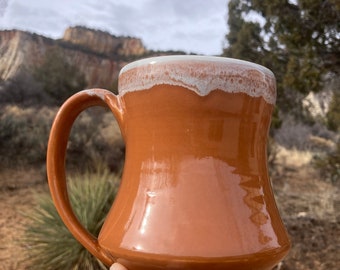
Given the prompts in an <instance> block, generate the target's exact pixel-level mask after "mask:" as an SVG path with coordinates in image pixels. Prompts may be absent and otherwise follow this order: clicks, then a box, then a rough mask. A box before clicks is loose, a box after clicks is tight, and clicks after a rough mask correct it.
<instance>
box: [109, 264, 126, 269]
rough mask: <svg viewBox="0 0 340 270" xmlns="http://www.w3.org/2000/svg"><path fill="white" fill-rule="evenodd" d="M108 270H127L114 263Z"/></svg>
mask: <svg viewBox="0 0 340 270" xmlns="http://www.w3.org/2000/svg"><path fill="white" fill-rule="evenodd" d="M110 270H127V269H126V268H125V267H124V266H123V265H121V264H120V263H114V264H112V265H111V267H110Z"/></svg>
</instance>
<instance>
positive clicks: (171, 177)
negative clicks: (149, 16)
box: [47, 56, 290, 270]
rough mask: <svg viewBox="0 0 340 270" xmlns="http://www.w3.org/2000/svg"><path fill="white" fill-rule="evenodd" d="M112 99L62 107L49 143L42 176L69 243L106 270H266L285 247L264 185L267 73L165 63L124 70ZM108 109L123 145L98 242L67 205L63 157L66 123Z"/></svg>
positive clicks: (197, 60)
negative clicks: (116, 268)
mask: <svg viewBox="0 0 340 270" xmlns="http://www.w3.org/2000/svg"><path fill="white" fill-rule="evenodd" d="M118 88H119V94H118V95H114V94H113V93H111V92H109V91H107V90H102V89H92V90H84V91H81V92H79V93H77V94H75V95H74V96H72V97H71V98H69V99H68V100H67V101H66V102H65V103H64V104H63V106H62V107H61V108H60V111H59V112H58V114H57V116H56V118H55V121H54V124H53V127H52V130H51V134H50V139H49V144H48V152H47V172H48V181H49V186H50V190H51V194H52V197H53V200H54V203H55V206H56V208H57V210H58V212H59V214H60V216H61V218H62V220H63V221H64V223H65V225H66V226H67V227H68V229H69V230H70V231H71V233H72V234H73V235H74V237H75V238H76V239H77V240H78V241H79V242H80V243H81V244H82V245H83V246H84V247H85V248H87V249H88V250H89V251H90V252H91V253H92V254H93V255H94V256H96V257H97V258H98V259H100V260H101V261H102V262H103V263H105V264H106V265H111V264H113V263H114V262H119V263H121V264H122V265H124V266H125V267H126V268H128V269H129V270H142V269H209V270H211V269H258V270H262V269H263V270H265V269H272V268H273V267H274V266H275V265H276V264H277V263H278V262H279V261H280V260H282V259H283V258H284V256H285V255H286V254H287V253H288V250H289V248H290V242H289V239H288V235H287V232H286V230H285V228H284V225H283V223H282V221H281V218H280V215H279V212H278V209H277V207H276V204H275V200H274V196H273V192H272V189H271V185H270V181H269V178H268V168H267V160H266V144H267V137H268V130H269V126H270V121H271V114H272V111H273V108H274V103H275V99H276V84H275V77H274V75H273V73H272V72H271V71H270V70H268V69H266V68H265V67H262V66H259V65H257V64H254V63H250V62H246V61H241V60H236V59H229V58H222V57H208V56H163V57H154V58H149V59H144V60H139V61H136V62H133V63H131V64H128V65H127V66H125V67H124V68H123V69H122V70H121V72H120V75H119V87H118ZM97 105H100V106H107V107H109V108H110V109H111V111H112V113H113V114H114V116H115V118H116V119H117V121H118V124H119V127H120V129H121V133H122V136H123V138H124V141H125V144H126V158H125V165H124V169H123V176H122V180H121V186H120V189H119V191H118V194H117V196H116V199H115V201H114V204H113V206H112V208H111V210H110V212H109V213H108V215H107V218H106V220H105V222H104V225H103V227H102V229H101V231H100V234H99V236H98V238H97V237H95V236H93V235H91V234H90V233H89V232H88V231H87V230H86V229H85V228H84V227H83V226H82V225H81V224H80V222H79V221H78V220H77V218H76V217H75V215H74V213H73V211H72V208H71V206H70V202H69V200H68V196H67V189H66V180H65V165H64V163H65V153H66V145H67V140H68V136H69V133H70V129H71V127H72V124H73V122H74V120H75V118H76V117H77V116H78V115H79V113H81V112H82V111H83V110H85V109H86V108H88V107H91V106H97Z"/></svg>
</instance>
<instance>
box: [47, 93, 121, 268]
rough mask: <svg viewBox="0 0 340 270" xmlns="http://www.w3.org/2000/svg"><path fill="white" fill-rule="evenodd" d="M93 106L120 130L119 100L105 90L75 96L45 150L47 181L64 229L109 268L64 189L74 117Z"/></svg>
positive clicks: (56, 122) (108, 260) (106, 255)
mask: <svg viewBox="0 0 340 270" xmlns="http://www.w3.org/2000/svg"><path fill="white" fill-rule="evenodd" d="M92 106H106V107H109V108H110V109H111V111H112V112H113V114H114V116H115V117H116V119H117V121H118V124H119V126H120V127H122V124H123V110H122V106H121V103H120V98H119V96H116V95H115V94H113V93H112V92H110V91H108V90H104V89H90V90H83V91H81V92H78V93H76V94H74V95H73V96H71V97H70V98H69V99H68V100H67V101H66V102H65V103H64V104H63V105H62V106H61V108H60V109H59V111H58V113H57V115H56V117H55V119H54V122H53V125H52V128H51V132H50V137H49V141H48V148H47V164H46V165H47V177H48V184H49V188H50V192H51V195H52V199H53V202H54V204H55V206H56V208H57V211H58V213H59V215H60V217H61V219H62V220H63V222H64V223H65V225H66V227H67V228H68V229H69V230H70V232H71V233H72V234H73V236H74V237H75V238H76V239H77V240H78V241H79V242H80V243H81V244H82V245H83V246H84V247H85V248H86V249H87V250H88V251H89V252H90V253H92V254H93V255H94V256H95V257H97V258H98V259H99V260H101V261H102V262H103V263H104V264H106V265H107V266H110V265H111V264H113V263H114V258H113V257H112V256H111V255H110V254H109V253H108V252H107V251H105V250H104V249H103V248H101V247H100V246H99V244H98V239H97V238H96V237H95V236H93V235H92V234H91V233H90V232H89V231H88V230H87V229H85V227H84V226H83V225H82V224H81V223H80V222H79V220H78V219H77V217H76V216H75V214H74V212H73V210H72V207H71V204H70V201H69V197H68V193H67V185H66V174H65V158H66V147H67V141H68V138H69V135H70V131H71V128H72V125H73V123H74V121H75V119H76V118H77V116H78V115H79V114H80V113H81V112H82V111H84V110H85V109H87V108H89V107H92Z"/></svg>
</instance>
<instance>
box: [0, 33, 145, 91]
mask: <svg viewBox="0 0 340 270" xmlns="http://www.w3.org/2000/svg"><path fill="white" fill-rule="evenodd" d="M52 48H58V49H59V50H61V54H62V55H63V57H64V58H65V60H66V61H67V62H69V63H70V64H72V65H75V66H76V67H77V68H78V69H79V70H80V71H81V72H82V73H83V74H84V75H85V78H86V80H87V82H88V87H107V86H109V85H112V83H113V82H114V81H115V80H116V79H117V76H118V73H119V70H120V69H121V68H122V66H124V65H125V64H126V63H127V61H126V59H127V58H138V57H142V56H143V54H145V53H146V52H147V51H146V49H145V47H144V45H143V44H142V42H141V40H140V39H137V38H130V37H115V36H112V35H110V34H108V33H105V32H102V31H95V30H90V29H86V28H83V27H72V28H68V29H66V31H65V34H64V37H63V38H62V39H61V40H53V39H49V38H46V37H44V36H41V35H37V34H31V33H27V32H23V31H18V30H6V31H0V80H8V79H10V78H13V77H14V76H15V75H16V74H18V72H19V71H22V70H33V69H34V68H35V67H37V66H39V65H40V64H41V63H42V62H43V59H44V56H45V54H46V52H47V51H48V50H50V49H52Z"/></svg>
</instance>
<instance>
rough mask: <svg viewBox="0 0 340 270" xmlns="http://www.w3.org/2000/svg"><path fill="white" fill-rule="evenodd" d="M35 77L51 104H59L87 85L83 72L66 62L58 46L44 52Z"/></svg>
mask: <svg viewBox="0 0 340 270" xmlns="http://www.w3.org/2000/svg"><path fill="white" fill-rule="evenodd" d="M35 79H36V80H37V81H38V82H40V83H41V84H42V87H43V90H44V91H45V92H46V93H47V94H48V95H49V96H50V97H51V103H52V104H51V105H61V104H62V103H63V102H64V101H65V100H66V99H67V98H68V97H70V96H71V95H72V94H74V93H76V92H78V91H80V90H82V89H84V88H85V87H86V85H87V83H86V80H85V76H84V74H82V73H81V72H79V70H78V69H77V67H76V66H73V65H71V64H70V63H68V62H67V60H66V59H65V57H64V56H63V55H62V53H61V52H60V51H59V50H58V48H52V49H50V50H48V51H47V52H46V55H45V58H44V61H43V63H42V65H41V66H39V67H38V68H37V69H36V71H35Z"/></svg>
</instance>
